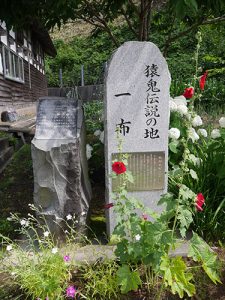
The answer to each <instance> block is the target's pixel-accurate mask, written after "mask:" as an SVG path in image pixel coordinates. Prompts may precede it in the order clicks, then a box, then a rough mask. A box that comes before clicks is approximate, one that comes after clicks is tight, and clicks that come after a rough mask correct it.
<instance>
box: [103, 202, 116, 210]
mask: <svg viewBox="0 0 225 300" xmlns="http://www.w3.org/2000/svg"><path fill="white" fill-rule="evenodd" d="M113 206H114V204H113V203H108V204H105V205H104V208H105V209H109V208H111V207H113Z"/></svg>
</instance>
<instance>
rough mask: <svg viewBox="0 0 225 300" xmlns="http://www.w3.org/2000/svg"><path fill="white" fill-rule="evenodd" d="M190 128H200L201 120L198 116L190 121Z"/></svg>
mask: <svg viewBox="0 0 225 300" xmlns="http://www.w3.org/2000/svg"><path fill="white" fill-rule="evenodd" d="M192 126H194V127H198V126H202V119H201V117H200V116H195V117H194V119H193V120H192Z"/></svg>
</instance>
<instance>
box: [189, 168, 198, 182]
mask: <svg viewBox="0 0 225 300" xmlns="http://www.w3.org/2000/svg"><path fill="white" fill-rule="evenodd" d="M190 175H191V177H192V178H193V179H196V180H198V175H197V173H196V172H195V171H194V170H192V169H190Z"/></svg>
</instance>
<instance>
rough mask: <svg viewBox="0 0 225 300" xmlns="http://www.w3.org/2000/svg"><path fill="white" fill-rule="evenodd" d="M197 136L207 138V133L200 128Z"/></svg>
mask: <svg viewBox="0 0 225 300" xmlns="http://www.w3.org/2000/svg"><path fill="white" fill-rule="evenodd" d="M198 134H199V135H202V136H204V137H207V136H208V133H207V131H206V130H205V129H203V128H200V129H199V130H198Z"/></svg>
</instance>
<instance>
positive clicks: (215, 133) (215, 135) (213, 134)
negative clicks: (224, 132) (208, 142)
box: [211, 129, 221, 139]
mask: <svg viewBox="0 0 225 300" xmlns="http://www.w3.org/2000/svg"><path fill="white" fill-rule="evenodd" d="M219 137H221V134H220V130H219V129H213V130H212V132H211V138H212V139H217V138H219Z"/></svg>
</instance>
